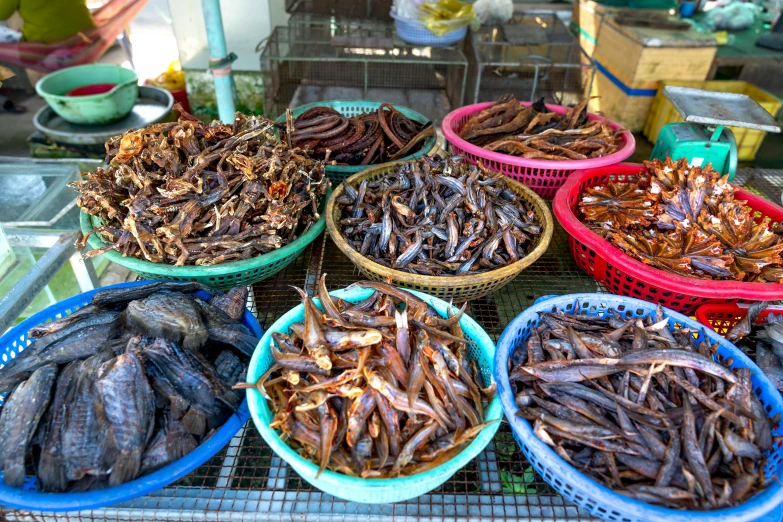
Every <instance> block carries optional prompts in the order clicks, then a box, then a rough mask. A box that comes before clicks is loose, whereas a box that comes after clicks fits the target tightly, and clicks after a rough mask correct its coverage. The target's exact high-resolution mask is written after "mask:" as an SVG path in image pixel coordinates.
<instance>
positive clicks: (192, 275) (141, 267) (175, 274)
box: [79, 188, 332, 290]
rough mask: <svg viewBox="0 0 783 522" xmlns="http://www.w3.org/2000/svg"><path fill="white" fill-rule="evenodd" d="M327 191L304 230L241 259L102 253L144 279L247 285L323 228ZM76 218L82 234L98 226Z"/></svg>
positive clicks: (97, 241) (285, 261)
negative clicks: (181, 260)
mask: <svg viewBox="0 0 783 522" xmlns="http://www.w3.org/2000/svg"><path fill="white" fill-rule="evenodd" d="M331 193H332V189H331V188H330V189H327V191H326V195H325V196H324V200H323V201H322V202H321V208H320V212H321V218H320V219H319V220H318V221H316V222H315V223H313V225H312V226H311V227H310V229H309V230H308V231H307V232H305V233H304V234H302V235H301V236H299V237H298V238H296V239H295V240H293V241H291V242H290V243H288V244H287V245H285V246H282V247H280V248H278V249H277V250H273V251H272V252H269V253H266V254H261V255H259V256H256V257H251V258H250V259H246V260H244V261H230V262H228V263H221V264H219V265H213V266H194V265H186V266H174V265H167V264H163V263H152V262H151V261H145V260H143V259H137V258H135V257H125V256H123V255H122V254H120V253H119V252H117V251H116V250H110V251H108V252H106V253H105V254H103V255H104V256H105V257H106V259H108V260H109V261H113V262H115V263H117V264H118V265H121V266H124V267H125V268H128V269H129V270H132V271H134V272H136V273H137V274H139V275H140V276H141V277H143V278H144V279H150V280H152V279H161V280H166V281H197V282H199V283H202V284H204V285H207V286H211V287H213V288H217V289H220V290H227V289H229V288H232V287H234V286H248V285H251V284H253V283H257V282H258V281H261V280H262V279H266V278H267V277H269V276H271V275H274V274H276V273H277V272H279V271H280V270H282V269H284V268H285V267H286V266H288V265H289V264H291V262H292V261H293V260H294V259H296V258H297V257H298V256H299V254H301V253H302V252H303V251H304V249H305V248H307V245H309V244H310V243H312V242H313V240H314V239H315V238H317V237H318V236H319V235H320V234H321V232H323V230H324V227H325V226H326V219H325V218H324V208H325V207H326V202H327V201H328V200H329V196H330V195H331ZM79 220H80V225H81V229H82V234H86V233H87V232H89V231H90V230H92V229H93V228H94V227H97V226H100V224H99V221H100V220H99V219H98V218H96V217H94V216H90V215H89V214H87V213H85V212H84V211H81V212H80V213H79ZM87 244H88V245H89V246H90V248H103V247H106V246H108V245H109V244H108V243H106V242H104V241H103V240H102V239H101V238H100V237H98V234H92V235H91V236H90V237H89V238H88V239H87Z"/></svg>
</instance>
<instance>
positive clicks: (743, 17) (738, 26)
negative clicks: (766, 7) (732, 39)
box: [704, 2, 760, 31]
mask: <svg viewBox="0 0 783 522" xmlns="http://www.w3.org/2000/svg"><path fill="white" fill-rule="evenodd" d="M759 11H760V8H759V6H757V5H755V4H749V3H741V2H734V3H732V4H729V5H727V6H725V7H716V8H714V9H711V10H709V11H708V12H707V16H706V18H705V20H704V22H705V24H706V25H707V27H709V28H710V29H711V30H713V31H742V30H744V29H747V28H748V27H750V26H751V25H753V21H754V20H755V19H756V16H757V15H758V13H759Z"/></svg>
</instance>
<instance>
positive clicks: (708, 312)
mask: <svg viewBox="0 0 783 522" xmlns="http://www.w3.org/2000/svg"><path fill="white" fill-rule="evenodd" d="M749 306H750V305H748V304H743V303H740V304H736V303H728V304H706V305H702V306H700V307H699V308H697V309H696V314H695V315H696V319H697V320H698V321H699V322H700V323H701V324H703V325H704V326H707V327H709V328H711V329H713V330H715V332H717V333H719V334H721V335H726V334H727V333H729V330H731V329H732V328H734V326H735V325H736V324H737V323H739V322H740V321H742V320H743V319H744V318H745V316H746V315H748V307H749ZM769 314H783V306H768V307H767V309H766V310H764V311H763V312H761V313H760V314H759V317H758V319H756V324H765V323H766V322H767V316H769Z"/></svg>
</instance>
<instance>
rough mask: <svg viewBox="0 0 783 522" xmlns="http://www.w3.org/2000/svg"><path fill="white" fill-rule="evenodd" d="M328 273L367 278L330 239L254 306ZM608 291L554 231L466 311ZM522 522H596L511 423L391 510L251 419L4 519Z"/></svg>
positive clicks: (277, 279)
mask: <svg viewBox="0 0 783 522" xmlns="http://www.w3.org/2000/svg"><path fill="white" fill-rule="evenodd" d="M735 182H736V183H737V184H739V185H741V186H743V187H744V188H746V189H750V190H753V191H755V192H758V193H760V194H762V195H764V196H765V197H767V198H769V199H770V200H772V201H779V200H780V193H781V190H783V170H777V171H769V170H766V171H754V170H744V171H739V172H738V174H737V177H736V179H735ZM322 273H326V274H327V278H326V280H327V283H328V285H329V288H330V289H337V288H343V287H346V286H348V285H349V284H351V283H353V282H355V281H357V280H358V279H359V278H360V276H359V274H358V273H357V272H356V271H355V268H354V266H353V264H352V263H350V262H349V260H348V259H347V258H346V257H345V256H344V255H343V254H342V253H341V252H340V251H339V249H338V248H337V247H336V246H335V245H334V243H332V241H331V240H330V239H329V238H328V237H327V236H326V235H323V236H321V237H319V238H318V239H317V240H316V241H315V242H314V243H312V244H311V245H310V246H309V247H308V248H307V250H306V251H305V252H304V254H303V255H302V256H300V257H299V258H297V259H296V261H294V262H293V263H292V264H290V265H289V266H288V267H286V269H285V270H283V271H282V272H280V273H278V274H276V275H275V276H274V277H272V278H269V279H267V280H264V281H262V282H260V283H257V284H255V285H253V287H252V292H251V295H250V299H249V302H248V306H249V308H250V309H251V311H252V312H253V313H254V314H256V316H257V317H258V320H259V322H260V323H261V325H262V326H263V327H264V328H265V329H266V328H268V327H269V326H271V324H272V323H273V322H274V321H275V320H276V319H277V318H279V317H280V316H281V315H282V314H283V313H285V312H287V311H288V310H290V309H291V308H293V307H294V306H296V305H297V304H299V303H300V300H299V297H298V294H296V292H295V291H294V290H293V289H292V288H291V285H296V286H300V287H303V288H305V289H306V290H307V291H308V292H310V293H313V292H314V291H315V286H316V284H317V281H318V278H319V277H320V275H321V274H322ZM596 291H605V289H604V288H602V287H600V286H599V285H598V284H597V283H596V282H595V281H594V280H593V279H591V278H590V277H589V276H587V275H586V274H585V273H583V272H582V271H581V270H580V269H579V268H578V267H577V266H576V264H575V263H574V261H573V260H572V258H571V255H570V253H569V250H568V244H567V242H566V235H565V233H564V231H563V230H562V229H561V228H560V227H559V226H558V225H556V229H555V234H554V236H553V238H552V242H551V244H550V247H549V250H548V251H547V252H546V253H545V254H544V255H543V256H542V257H541V258H540V259H539V260H538V261H537V262H536V263H534V264H533V265H531V266H530V267H528V269H526V270H525V271H524V272H522V274H520V276H519V277H517V278H516V279H515V280H514V281H512V282H511V283H509V284H508V285H507V286H505V287H503V288H501V289H500V290H498V291H497V292H495V293H493V294H490V295H489V296H487V297H484V298H482V299H477V300H474V301H471V302H470V303H469V306H468V309H467V313H468V314H470V315H471V316H472V317H473V318H474V319H476V320H477V321H478V322H479V323H480V324H481V325H482V326H483V327H484V329H485V330H486V331H487V332H488V333H489V334H490V335H491V336H492V337H493V338H494V339H497V338H498V337H499V336H500V333H501V332H502V331H503V329H504V328H505V327H506V325H507V324H508V323H509V322H510V321H511V320H512V319H513V318H514V317H515V316H516V315H517V314H518V313H519V312H520V311H522V310H524V309H525V308H527V307H528V306H530V305H532V304H533V302H534V301H535V300H536V299H537V298H539V297H541V296H543V295H548V294H566V293H578V292H596ZM369 519H372V520H373V521H379V522H420V521H421V522H423V521H425V520H426V521H427V522H431V521H435V522H464V521H466V520H480V521H482V522H489V521H496V520H497V521H500V520H514V521H522V522H545V521H546V522H587V521H591V522H593V521H596V520H597V519H594V518H592V517H591V516H590V515H589V514H588V513H587V512H585V511H583V510H580V509H578V508H577V507H576V506H574V505H573V504H570V503H569V502H567V501H566V500H564V499H563V498H562V497H560V496H559V495H558V494H557V493H556V492H555V491H554V490H552V489H551V488H550V487H549V486H548V485H547V484H546V482H544V481H543V480H542V479H541V478H540V477H539V476H538V475H536V474H535V472H534V471H533V469H532V467H531V466H530V465H529V463H528V462H527V461H526V460H525V457H524V455H523V454H522V452H521V451H520V450H519V448H518V447H517V444H516V442H515V441H514V438H513V436H512V434H511V431H510V429H509V427H508V424H507V423H505V421H504V422H503V424H502V425H501V427H500V430H499V431H498V433H497V434H496V435H495V438H494V440H493V442H492V443H491V444H490V445H489V446H488V447H487V449H486V450H485V451H484V452H482V453H481V454H480V455H479V456H478V457H477V458H476V459H474V460H473V461H471V462H470V464H468V466H466V467H465V468H463V469H462V470H460V471H459V472H457V474H456V475H454V477H452V478H451V479H450V480H449V481H448V482H446V483H445V484H443V485H442V486H440V487H439V488H437V489H436V490H434V491H432V492H431V493H429V494H427V495H422V496H421V497H418V498H415V499H412V500H409V501H406V502H401V503H397V504H386V505H365V504H354V503H351V502H346V501H343V500H340V499H337V498H334V497H331V496H329V495H326V494H324V493H321V492H320V491H318V490H317V489H315V488H313V487H312V486H310V485H309V484H308V483H307V482H305V481H304V480H303V479H301V478H300V477H299V476H298V475H297V474H296V473H295V472H294V471H293V470H292V469H291V468H289V467H288V466H287V465H286V464H285V463H284V462H283V461H282V460H281V459H280V458H279V457H277V456H275V455H274V454H273V453H272V451H271V450H270V449H269V447H268V446H267V445H266V443H265V442H264V441H263V439H262V438H261V436H260V435H259V434H258V432H257V431H256V430H255V428H254V427H253V424H252V422H248V423H247V424H246V425H245V427H244V428H243V429H242V430H241V431H240V432H239V433H238V434H237V435H236V436H235V437H234V438H233V439H232V440H231V442H230V443H229V445H228V446H227V447H226V448H225V449H224V450H223V451H221V452H220V453H218V454H217V455H216V456H215V457H213V458H212V459H211V460H210V461H209V462H207V463H206V464H205V465H203V466H201V467H200V468H198V469H197V470H196V471H195V472H193V473H191V474H190V475H188V476H186V477H185V478H183V479H181V480H179V481H177V482H175V483H174V484H172V485H170V486H168V487H166V488H164V489H161V490H159V491H157V492H155V493H153V494H151V495H148V496H146V497H141V498H138V499H136V500H133V501H130V502H125V503H122V504H119V505H116V506H113V507H110V508H104V509H98V510H91V511H81V512H70V513H29V512H19V511H12V510H4V509H3V508H2V507H0V520H3V521H5V520H9V521H23V522H29V521H32V520H35V521H46V522H55V521H56V522H60V521H66V522H76V521H78V522H88V521H89V522H92V521H95V522H98V521H101V522H115V521H116V522H120V521H123V522H124V521H161V522H163V521H166V522H168V521H187V522H201V521H205V522H206V521H215V522H218V521H220V522H234V521H236V522H255V521H259V522H260V521H292V520H296V521H298V522H308V521H317V522H333V521H334V522H337V521H344V522H363V521H365V520H369Z"/></svg>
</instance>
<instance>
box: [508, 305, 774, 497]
mask: <svg viewBox="0 0 783 522" xmlns="http://www.w3.org/2000/svg"><path fill="white" fill-rule="evenodd" d="M578 309H579V305H578V304H576V305H574V307H573V310H578ZM539 315H540V319H541V323H540V325H539V326H538V327H537V328H533V329H532V330H531V335H530V338H529V340H528V342H527V343H525V345H521V346H518V347H516V350H515V352H516V353H515V355H514V356H512V357H511V358H510V360H509V367H510V370H511V372H510V375H509V376H510V379H511V381H512V382H513V383H515V384H516V390H515V398H516V403H517V406H518V408H519V411H518V413H517V415H518V416H520V417H523V418H525V419H528V420H529V421H531V423H534V424H535V429H534V433H535V434H536V436H537V437H539V438H540V439H541V440H542V441H544V442H545V443H546V444H548V445H549V446H552V447H553V449H555V450H556V451H557V452H558V454H559V455H560V456H562V457H563V458H564V459H565V460H567V461H569V462H571V463H573V464H574V465H576V466H578V467H579V469H580V470H581V471H582V472H584V473H587V474H588V475H590V476H591V477H592V478H594V479H595V480H597V481H598V482H600V483H602V484H605V485H606V486H608V487H611V488H614V489H615V490H617V491H618V492H620V493H622V494H624V495H628V496H630V497H632V498H635V499H637V500H641V501H643V502H649V503H653V504H657V505H661V506H666V507H670V508H676V509H688V510H697V509H717V508H722V507H727V506H735V505H737V504H739V503H741V502H743V501H745V500H746V499H748V498H750V497H751V496H752V495H754V494H755V493H757V492H758V491H760V490H761V489H762V488H763V487H764V484H765V478H764V467H765V466H766V462H767V455H768V452H769V450H771V449H772V447H773V439H772V423H771V421H770V420H769V419H768V418H767V413H766V411H765V410H764V407H763V405H762V404H761V402H760V401H759V400H758V399H757V398H756V397H755V396H754V395H753V391H752V390H751V386H750V373H749V371H748V370H747V369H737V370H732V369H731V368H729V367H728V365H727V364H726V363H725V362H719V361H717V360H715V359H714V358H713V357H712V355H713V354H712V348H711V347H710V346H709V345H708V343H706V342H703V343H701V345H700V346H699V347H698V350H697V349H696V346H695V342H694V341H693V334H694V333H695V332H693V331H692V330H688V329H685V328H679V329H671V330H670V328H672V327H670V326H669V324H668V321H667V320H666V317H665V315H664V313H663V310H662V309H660V308H659V309H658V313H656V314H655V318H652V317H647V318H644V319H634V318H630V319H629V318H626V317H624V316H622V315H620V314H613V313H608V314H606V315H603V316H591V315H587V314H581V315H574V314H570V313H568V312H566V311H559V310H556V311H553V312H551V313H541V314H539ZM542 346H543V347H546V349H545V350H542V349H541V347H542ZM716 346H717V345H716ZM520 353H521V356H520V355H516V354H520ZM609 353H611V356H610V357H606V355H608V354H609ZM773 357H774V356H773ZM781 371H783V370H781ZM586 451H587V452H588V453H589V454H588V457H589V461H588V462H587V463H586V462H585V461H584V460H582V459H583V454H584V453H585V452H586ZM735 482H736V483H738V484H742V488H741V489H731V488H732V487H730V489H728V490H726V489H725V487H726V486H725V485H726V484H734V483H735ZM726 491H728V493H726Z"/></svg>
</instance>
